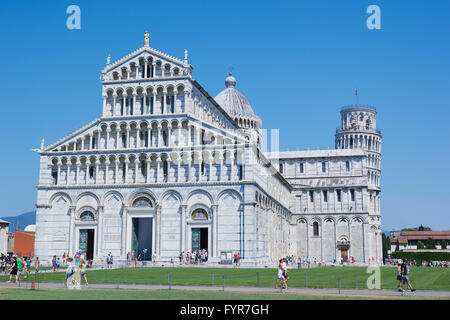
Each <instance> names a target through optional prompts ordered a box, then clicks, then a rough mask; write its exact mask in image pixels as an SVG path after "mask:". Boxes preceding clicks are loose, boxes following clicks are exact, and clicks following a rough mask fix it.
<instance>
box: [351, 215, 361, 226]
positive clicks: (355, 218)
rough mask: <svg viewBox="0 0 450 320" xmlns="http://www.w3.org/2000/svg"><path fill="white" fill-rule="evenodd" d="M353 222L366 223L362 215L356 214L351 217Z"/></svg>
mask: <svg viewBox="0 0 450 320" xmlns="http://www.w3.org/2000/svg"><path fill="white" fill-rule="evenodd" d="M351 223H352V224H354V223H361V224H363V223H364V218H363V217H361V216H354V217H353V218H352V219H351Z"/></svg>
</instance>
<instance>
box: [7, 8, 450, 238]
mask: <svg viewBox="0 0 450 320" xmlns="http://www.w3.org/2000/svg"><path fill="white" fill-rule="evenodd" d="M71 4H73V3H71V2H69V1H58V2H57V3H42V2H39V3H37V2H36V3H25V2H20V3H17V2H8V3H5V4H3V6H2V7H3V10H2V12H1V13H0V27H1V30H2V36H3V37H2V38H3V50H2V51H1V52H0V61H1V66H2V71H3V74H4V76H3V77H1V78H0V84H1V88H2V89H3V92H4V95H3V97H4V98H3V103H2V106H3V108H2V110H3V119H4V121H3V125H2V128H1V132H2V136H3V137H4V138H3V139H2V142H1V147H2V149H3V150H4V153H3V155H4V157H2V158H1V160H0V161H1V163H0V164H1V166H0V168H1V169H0V177H1V178H2V180H3V182H4V183H2V185H1V187H0V188H1V189H0V194H1V198H0V199H1V200H2V201H1V203H2V205H1V208H0V218H1V217H7V216H15V215H19V214H21V213H25V212H28V211H33V210H35V207H34V205H35V203H36V198H37V192H36V185H37V183H38V175H39V156H38V154H37V153H34V152H32V151H31V149H34V148H39V146H40V141H41V139H42V138H45V145H49V144H50V143H53V142H55V141H56V140H58V139H60V138H62V137H64V136H66V135H67V134H69V133H71V132H73V131H75V130H77V129H78V128H80V127H82V126H83V125H85V124H87V123H89V122H91V121H92V120H94V119H96V118H99V117H100V116H101V109H102V99H101V81H100V79H99V76H100V70H102V69H103V68H104V66H105V64H106V57H107V56H108V54H110V55H111V62H115V61H117V60H118V59H120V58H122V57H124V56H126V55H128V54H129V53H131V52H133V51H134V50H136V49H138V48H140V47H141V46H142V45H143V41H144V31H149V32H150V45H151V46H152V47H154V48H156V49H158V50H160V51H163V52H165V53H167V54H170V55H173V56H175V57H178V58H180V59H182V58H183V56H184V49H187V50H188V52H189V63H190V64H192V65H193V66H194V71H193V77H194V78H195V79H196V80H198V81H199V83H200V84H201V85H202V86H203V87H204V88H205V89H206V90H207V91H208V93H209V94H210V95H211V96H212V97H215V96H216V95H217V94H218V93H219V92H220V91H221V90H223V88H224V80H225V77H226V76H227V74H228V72H229V71H230V68H231V69H232V70H233V76H234V77H235V78H236V79H237V85H236V88H237V89H238V90H239V91H240V92H242V93H243V94H244V95H245V96H246V97H247V99H248V100H249V101H250V103H251V104H252V106H253V109H254V110H255V112H256V113H257V114H258V116H259V117H260V118H261V119H262V121H263V127H264V128H265V129H268V130H270V129H279V130H280V150H282V151H284V150H297V149H302V150H304V149H307V148H308V147H310V148H311V149H316V148H318V147H320V148H321V149H326V148H328V147H329V148H334V131H335V129H336V127H338V126H339V125H340V115H339V110H340V108H341V107H342V106H345V105H350V104H354V103H355V102H356V99H355V95H354V92H355V89H356V88H357V89H358V97H359V103H360V104H369V105H373V106H375V107H376V108H377V111H378V117H377V126H378V129H380V130H381V132H382V135H383V144H382V160H381V170H382V173H381V214H382V227H383V230H386V231H390V230H395V229H402V228H407V227H418V226H419V225H420V224H422V225H424V226H429V227H431V228H432V229H433V230H448V229H450V214H449V213H450V204H449V202H448V201H446V196H447V193H448V190H449V187H448V185H447V181H449V180H450V173H449V171H448V170H447V169H445V164H446V163H447V162H448V158H449V156H450V141H449V139H448V138H449V137H450V126H449V125H448V119H449V116H450V90H449V88H450V72H449V71H450V59H449V58H450V57H449V52H450V44H449V42H448V40H446V39H449V38H450V20H449V19H448V17H447V16H448V12H450V2H448V1H433V2H432V3H429V2H427V1H423V0H420V1H414V2H410V1H396V2H395V3H393V2H392V1H354V2H353V1H352V2H351V3H350V2H345V3H341V2H337V1H323V0H322V1H314V2H311V1H307V2H306V1H284V2H277V3H274V2H268V1H259V2H257V3H256V2H253V1H245V2H242V1H235V0H229V1H227V2H221V3H219V2H204V1H195V2H192V3H189V6H186V5H185V3H184V2H182V1H173V2H172V3H171V5H170V8H171V11H170V14H164V13H167V12H168V11H167V8H168V7H167V5H166V4H165V3H163V2H156V1H133V2H121V1H95V2H92V1H85V0H81V1H77V3H76V4H77V5H78V6H79V7H80V9H81V30H68V29H67V27H66V20H67V18H68V16H69V15H68V14H67V13H66V9H67V7H68V6H69V5H71ZM372 4H376V5H378V6H379V7H380V9H381V30H369V29H368V28H367V26H366V20H367V18H368V17H369V14H367V13H366V9H367V7H368V6H369V5H372ZM173 8H177V10H173ZM6 150H7V152H8V153H6ZM5 155H8V157H6V156H5ZM13 157H14V158H13Z"/></svg>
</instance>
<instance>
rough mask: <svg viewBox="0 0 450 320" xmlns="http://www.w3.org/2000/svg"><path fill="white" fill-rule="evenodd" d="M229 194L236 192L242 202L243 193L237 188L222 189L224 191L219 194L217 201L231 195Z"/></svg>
mask: <svg viewBox="0 0 450 320" xmlns="http://www.w3.org/2000/svg"><path fill="white" fill-rule="evenodd" d="M229 194H234V195H236V196H237V197H238V199H239V201H240V202H242V196H241V194H240V193H239V192H238V191H236V190H234V189H225V190H222V191H221V192H220V193H219V194H218V195H217V198H216V203H219V201H220V200H222V198H223V197H224V196H225V195H229Z"/></svg>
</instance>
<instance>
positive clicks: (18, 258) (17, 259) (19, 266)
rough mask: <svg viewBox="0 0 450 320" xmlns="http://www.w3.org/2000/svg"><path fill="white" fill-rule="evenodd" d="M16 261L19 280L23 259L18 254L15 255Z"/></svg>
mask: <svg viewBox="0 0 450 320" xmlns="http://www.w3.org/2000/svg"><path fill="white" fill-rule="evenodd" d="M16 263H17V277H18V279H19V280H20V276H21V275H22V269H23V261H22V259H21V258H20V255H19V256H17V257H16Z"/></svg>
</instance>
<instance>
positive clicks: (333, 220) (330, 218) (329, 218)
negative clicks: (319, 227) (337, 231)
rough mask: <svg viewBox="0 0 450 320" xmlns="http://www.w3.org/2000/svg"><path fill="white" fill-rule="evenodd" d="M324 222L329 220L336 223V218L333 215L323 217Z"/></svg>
mask: <svg viewBox="0 0 450 320" xmlns="http://www.w3.org/2000/svg"><path fill="white" fill-rule="evenodd" d="M324 222H331V223H334V224H336V220H335V219H334V218H333V217H325V219H324Z"/></svg>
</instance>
